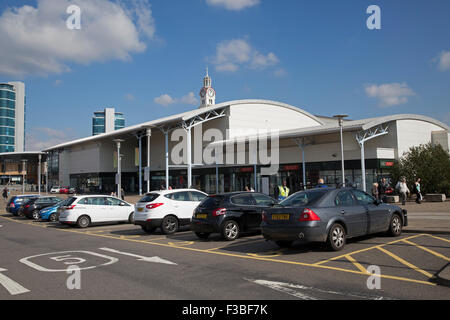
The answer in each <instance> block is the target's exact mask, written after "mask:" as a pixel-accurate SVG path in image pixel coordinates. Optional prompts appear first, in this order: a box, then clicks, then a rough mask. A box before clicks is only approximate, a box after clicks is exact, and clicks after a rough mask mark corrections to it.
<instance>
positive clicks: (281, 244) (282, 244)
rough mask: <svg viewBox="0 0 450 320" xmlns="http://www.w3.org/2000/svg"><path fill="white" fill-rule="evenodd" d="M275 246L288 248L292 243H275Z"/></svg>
mask: <svg viewBox="0 0 450 320" xmlns="http://www.w3.org/2000/svg"><path fill="white" fill-rule="evenodd" d="M275 243H276V244H277V246H279V247H281V248H289V247H290V246H291V245H292V241H284V240H283V241H275Z"/></svg>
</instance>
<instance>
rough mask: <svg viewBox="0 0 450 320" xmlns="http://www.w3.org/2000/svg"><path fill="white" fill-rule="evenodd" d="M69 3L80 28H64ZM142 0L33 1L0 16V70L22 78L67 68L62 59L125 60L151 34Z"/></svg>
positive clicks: (146, 4) (148, 10) (67, 61)
mask: <svg viewBox="0 0 450 320" xmlns="http://www.w3.org/2000/svg"><path fill="white" fill-rule="evenodd" d="M69 5H78V6H79V7H80V8H81V30H69V29H68V28H67V27H66V20H67V18H68V17H69V14H67V13H66V9H67V7H68V6H69ZM154 33H155V26H154V21H153V18H152V12H151V7H150V4H149V2H148V0H133V1H131V2H128V6H127V7H125V5H124V2H123V1H122V0H96V1H90V0H37V5H36V7H33V6H28V5H25V6H23V7H20V8H8V9H6V10H5V11H4V12H3V14H1V16H0V34H1V35H2V43H4V44H7V45H2V48H1V50H0V74H5V75H9V76H16V77H25V76H27V75H30V74H34V75H41V76H46V75H48V74H54V73H56V74H58V73H63V72H67V71H70V68H69V66H68V64H70V63H80V64H90V63H93V62H104V61H108V60H123V61H126V60H129V59H130V58H131V54H132V53H136V52H143V51H145V49H146V44H145V43H144V42H143V38H152V37H153V35H154Z"/></svg>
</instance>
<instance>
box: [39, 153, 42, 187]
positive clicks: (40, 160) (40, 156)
mask: <svg viewBox="0 0 450 320" xmlns="http://www.w3.org/2000/svg"><path fill="white" fill-rule="evenodd" d="M38 158H39V161H38V190H39V195H41V178H42V177H41V163H42V155H41V154H39V155H38Z"/></svg>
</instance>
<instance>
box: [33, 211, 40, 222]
mask: <svg viewBox="0 0 450 320" xmlns="http://www.w3.org/2000/svg"><path fill="white" fill-rule="evenodd" d="M32 215H33V219H34V220H39V218H40V216H39V210H34V211H33V213H32Z"/></svg>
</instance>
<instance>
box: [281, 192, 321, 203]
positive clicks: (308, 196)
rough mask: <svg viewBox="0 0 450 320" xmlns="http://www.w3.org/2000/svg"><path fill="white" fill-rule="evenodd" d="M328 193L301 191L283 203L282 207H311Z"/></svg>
mask: <svg viewBox="0 0 450 320" xmlns="http://www.w3.org/2000/svg"><path fill="white" fill-rule="evenodd" d="M326 193H327V190H314V191H300V192H297V193H294V194H293V195H292V196H290V197H288V198H287V199H285V200H283V201H281V202H280V205H282V206H285V207H291V206H293V207H297V206H299V207H302V206H309V205H312V204H314V203H315V202H316V201H317V200H319V199H320V198H322V196H323V195H324V194H326Z"/></svg>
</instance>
